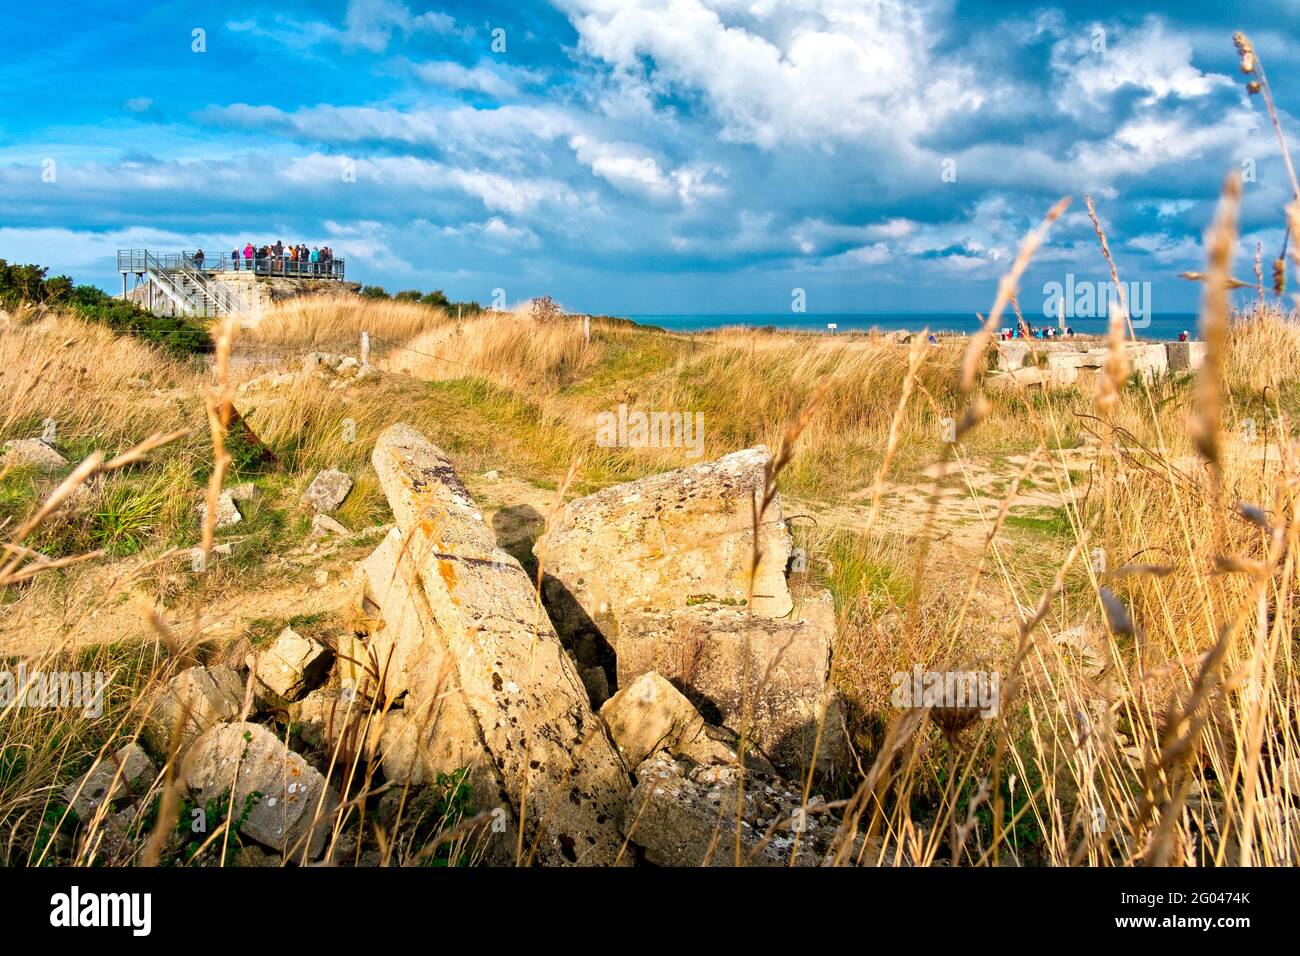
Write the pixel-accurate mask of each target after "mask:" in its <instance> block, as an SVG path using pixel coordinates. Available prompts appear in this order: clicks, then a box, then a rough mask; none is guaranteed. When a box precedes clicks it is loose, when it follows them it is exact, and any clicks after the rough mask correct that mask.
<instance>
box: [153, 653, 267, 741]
mask: <svg viewBox="0 0 1300 956" xmlns="http://www.w3.org/2000/svg"><path fill="white" fill-rule="evenodd" d="M243 704H244V682H243V680H242V679H241V678H240V676H239V674H237V673H236V672H235V671H234V670H233V669H232V668H229V667H223V666H217V667H190V668H187V669H186V670H183V671H181V672H180V673H179V674H177V675H176V676H175V677H173V678H172V679H171V680H170V681H168V682H167V683H166V684H165V685H163V687H161V688H159V690H158V691H157V692H156V693H155V694H154V697H153V699H152V701H151V703H150V708H149V714H148V717H147V718H146V720H145V724H144V738H145V740H146V741H147V742H148V743H149V745H150V746H151V747H153V749H154V752H155V753H157V754H158V755H160V756H163V757H165V756H167V754H169V753H170V752H171V740H172V734H173V733H176V734H177V736H178V748H179V750H184V749H185V747H186V746H188V745H189V743H190V742H191V741H193V740H194V738H196V737H198V736H199V734H201V733H203V732H204V731H205V730H207V729H208V728H209V727H211V726H212V725H213V724H216V723H221V722H223V721H230V720H236V719H238V717H239V712H240V710H241V709H242V708H243Z"/></svg>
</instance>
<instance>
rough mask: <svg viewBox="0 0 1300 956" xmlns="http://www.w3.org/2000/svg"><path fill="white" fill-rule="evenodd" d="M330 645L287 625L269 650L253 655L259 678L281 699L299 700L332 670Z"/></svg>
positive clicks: (251, 659) (252, 662) (251, 663)
mask: <svg viewBox="0 0 1300 956" xmlns="http://www.w3.org/2000/svg"><path fill="white" fill-rule="evenodd" d="M332 657H333V656H332V655H331V654H330V651H329V648H327V647H326V646H325V645H324V644H322V643H321V642H320V641H317V640H315V639H313V638H310V637H303V636H302V635H301V634H299V633H298V632H297V631H295V630H294V629H293V628H291V627H286V628H285V629H284V630H283V631H281V632H280V634H279V636H278V637H277V638H276V639H275V641H274V642H273V643H272V644H271V646H270V647H268V648H267V649H266V651H265V652H264V653H262V654H260V655H257V656H256V659H253V658H252V656H251V655H250V661H249V666H250V667H255V671H254V672H255V673H256V675H257V681H258V683H259V684H261V685H262V686H263V687H265V688H266V689H268V690H270V691H271V693H273V694H275V695H276V696H277V697H279V698H280V699H281V700H286V701H290V700H297V699H298V698H299V697H301V696H302V695H303V694H305V693H307V692H308V691H309V690H312V689H313V688H315V687H316V686H317V685H319V684H320V682H321V681H323V680H324V679H325V675H326V674H328V673H329V667H330V661H331V660H332Z"/></svg>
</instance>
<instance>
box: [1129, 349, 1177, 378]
mask: <svg viewBox="0 0 1300 956" xmlns="http://www.w3.org/2000/svg"><path fill="white" fill-rule="evenodd" d="M1124 351H1125V352H1126V353H1127V354H1128V361H1129V367H1130V368H1131V369H1132V371H1134V372H1136V373H1137V374H1138V375H1141V376H1142V377H1143V378H1146V379H1152V378H1156V377H1158V376H1160V375H1164V374H1165V373H1166V372H1168V371H1169V353H1168V352H1167V351H1166V350H1165V343H1163V342H1152V343H1147V342H1141V343H1137V344H1130V345H1126V346H1125V347H1124Z"/></svg>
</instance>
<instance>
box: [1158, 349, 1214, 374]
mask: <svg viewBox="0 0 1300 956" xmlns="http://www.w3.org/2000/svg"><path fill="white" fill-rule="evenodd" d="M1205 351H1206V345H1205V343H1204V342H1166V343H1165V353H1166V355H1167V356H1168V360H1169V371H1171V372H1195V371H1196V370H1197V369H1199V368H1200V367H1201V366H1202V365H1204V364H1205Z"/></svg>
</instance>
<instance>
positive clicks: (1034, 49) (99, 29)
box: [0, 0, 1300, 314]
mask: <svg viewBox="0 0 1300 956" xmlns="http://www.w3.org/2000/svg"><path fill="white" fill-rule="evenodd" d="M3 2H4V7H3V12H2V13H0V17H2V19H3V22H2V23H0V26H3V30H0V54H2V55H0V87H2V88H3V89H5V91H6V95H5V108H4V110H3V112H0V258H5V259H9V260H10V261H38V262H41V263H43V264H47V265H49V266H51V268H52V270H53V271H56V272H67V273H70V274H72V275H73V276H74V277H76V278H77V279H79V280H82V281H93V282H96V283H99V284H101V285H104V286H105V287H107V288H110V289H111V288H113V287H114V283H115V281H116V280H115V275H114V273H113V271H112V270H113V259H112V255H113V252H114V250H115V249H117V248H119V247H127V246H133V247H139V246H148V247H150V248H154V247H156V248H159V249H163V250H172V249H180V248H193V247H194V246H196V245H201V246H202V247H203V248H204V249H205V250H207V251H209V252H214V251H219V250H223V249H224V250H229V249H230V248H231V247H232V246H233V245H234V244H236V243H238V244H240V245H242V244H243V242H244V241H246V240H249V239H251V240H253V241H255V242H258V241H274V240H275V239H277V238H278V239H283V240H285V241H297V240H302V241H306V242H308V243H310V244H321V243H327V244H329V245H331V246H333V247H334V248H335V249H336V250H337V254H338V255H341V256H343V257H345V258H346V259H347V261H348V266H349V273H350V275H351V277H352V278H355V279H357V280H360V281H366V282H373V283H378V284H382V285H384V286H386V287H388V288H389V289H391V290H396V289H401V288H420V289H424V290H428V289H432V288H442V289H444V290H446V291H447V293H448V294H449V295H451V296H453V297H455V298H476V299H479V300H480V301H487V300H488V299H490V298H491V297H492V290H494V289H498V288H500V289H503V290H505V295H506V298H507V299H508V300H509V301H512V302H513V301H517V300H520V299H523V298H525V297H527V296H532V295H538V294H542V293H550V294H552V295H554V296H555V297H556V299H557V300H559V301H560V302H562V303H563V304H565V305H566V306H569V307H571V308H576V309H582V310H585V311H593V312H609V313H624V314H627V313H647V312H696V311H698V312H784V311H788V310H789V309H790V303H791V298H792V290H794V289H796V288H799V289H803V290H805V294H806V301H807V307H808V309H809V311H812V312H836V311H855V312H856V311H865V312H872V311H891V310H908V311H954V312H958V311H968V310H977V309H986V308H987V307H988V304H989V302H990V301H991V299H992V296H993V292H994V288H995V283H996V279H997V276H998V275H1000V274H1001V273H1002V272H1003V271H1004V270H1005V269H1006V267H1007V265H1008V263H1009V260H1010V259H1011V258H1012V257H1013V256H1014V253H1015V248H1016V246H1017V244H1018V242H1019V239H1020V237H1021V236H1022V235H1023V233H1024V231H1025V230H1026V229H1027V228H1029V227H1030V226H1031V225H1032V224H1033V223H1034V222H1036V221H1037V220H1038V219H1039V218H1040V217H1041V216H1042V214H1043V213H1044V212H1045V211H1046V209H1047V208H1048V207H1049V206H1050V205H1051V204H1052V202H1053V201H1055V199H1057V198H1059V197H1060V196H1062V195H1073V196H1074V197H1075V204H1074V206H1073V207H1072V208H1071V211H1070V213H1069V214H1068V216H1067V217H1066V219H1065V220H1063V221H1062V222H1061V223H1060V224H1059V225H1058V228H1057V229H1056V230H1055V231H1054V232H1053V234H1052V240H1051V242H1050V244H1049V246H1048V247H1047V248H1045V249H1044V250H1043V251H1042V253H1041V254H1040V256H1039V258H1038V261H1037V262H1036V264H1035V266H1034V270H1033V272H1032V273H1031V274H1030V276H1029V277H1028V279H1027V281H1026V282H1025V283H1024V286H1023V289H1022V294H1021V298H1022V300H1023V301H1024V302H1025V303H1026V307H1027V308H1029V309H1033V308H1035V307H1036V306H1040V305H1041V302H1042V299H1043V296H1042V294H1041V291H1040V290H1041V288H1042V286H1043V284H1044V283H1045V282H1049V281H1054V280H1055V281H1061V280H1063V278H1064V276H1065V275H1066V274H1067V273H1073V274H1075V275H1076V276H1077V277H1078V278H1079V279H1094V280H1101V279H1103V278H1105V266H1104V263H1103V262H1102V260H1101V259H1100V256H1099V254H1098V252H1097V248H1096V243H1095V239H1094V237H1093V234H1092V229H1091V226H1090V225H1089V223H1088V221H1087V218H1086V213H1085V211H1084V207H1083V202H1082V197H1083V194H1084V193H1085V192H1090V193H1091V194H1092V195H1093V197H1094V199H1095V200H1096V202H1097V203H1098V206H1099V209H1100V212H1101V215H1102V218H1103V221H1104V223H1105V225H1106V227H1107V229H1108V230H1109V232H1110V235H1111V242H1112V246H1113V249H1114V251H1115V254H1116V257H1117V259H1118V262H1119V266H1120V270H1121V275H1122V278H1124V279H1125V280H1129V281H1142V282H1147V281H1149V282H1151V283H1152V294H1151V296H1152V303H1153V306H1154V310H1155V311H1156V312H1178V311H1188V310H1192V309H1194V308H1195V303H1196V299H1197V294H1198V289H1197V288H1195V287H1193V286H1191V285H1190V284H1188V283H1186V282H1184V281H1182V280H1179V279H1177V278H1175V275H1176V273H1178V272H1179V271H1182V270H1185V269H1196V268H1199V267H1200V266H1201V264H1202V262H1203V253H1202V251H1201V248H1200V243H1201V235H1202V232H1203V230H1204V228H1205V227H1206V225H1207V224H1208V223H1209V220H1210V217H1211V215H1212V213H1213V206H1214V202H1215V199H1216V197H1217V194H1218V190H1219V186H1220V184H1221V182H1222V179H1223V177H1224V175H1225V174H1226V173H1227V172H1228V171H1229V170H1231V169H1242V168H1243V166H1242V164H1243V162H1246V163H1247V164H1249V166H1251V167H1252V168H1253V176H1254V181H1251V182H1248V183H1247V184H1246V200H1245V206H1244V210H1243V237H1242V251H1241V256H1240V261H1239V263H1238V266H1237V272H1238V274H1239V275H1240V276H1241V277H1242V278H1246V279H1250V278H1251V273H1252V265H1251V259H1252V257H1253V252H1254V246H1255V242H1256V241H1260V242H1262V243H1263V244H1264V254H1265V259H1266V261H1267V260H1269V259H1271V258H1272V257H1274V256H1276V255H1277V252H1278V249H1279V247H1280V244H1281V239H1282V231H1281V223H1282V206H1283V205H1284V204H1285V202H1286V199H1287V196H1288V193H1289V188H1288V186H1287V182H1286V177H1285V172H1284V170H1283V166H1282V161H1281V157H1280V153H1279V150H1278V146H1277V142H1276V139H1275V137H1274V135H1273V132H1272V130H1271V128H1270V127H1269V125H1268V123H1267V119H1266V117H1265V116H1264V113H1263V108H1262V103H1261V102H1260V101H1259V99H1258V98H1253V97H1249V96H1247V94H1246V92H1245V84H1244V79H1243V77H1242V76H1241V75H1240V73H1238V72H1237V69H1236V62H1235V54H1234V51H1233V49H1232V42H1231V34H1232V31H1233V30H1234V29H1242V30H1245V31H1246V32H1247V33H1248V34H1250V35H1251V37H1252V39H1253V40H1254V42H1255V45H1256V47H1257V48H1258V49H1259V51H1260V53H1261V56H1262V59H1263V61H1264V64H1265V67H1266V68H1267V69H1268V71H1269V78H1270V80H1271V81H1272V83H1273V86H1274V90H1275V93H1276V94H1277V97H1278V100H1279V105H1280V106H1281V108H1282V109H1283V123H1284V125H1285V126H1286V127H1287V129H1288V131H1289V132H1290V133H1291V135H1292V136H1293V137H1294V138H1295V145H1296V146H1297V147H1300V124H1298V123H1297V122H1296V119H1295V115H1300V42H1298V41H1300V12H1297V11H1300V5H1297V4H1295V3H1291V2H1287V0H1260V2H1255V3H1252V4H1250V5H1242V6H1241V7H1240V8H1239V9H1238V10H1233V11H1231V12H1228V10H1227V5H1225V4H1221V3H1208V2H1187V0H1185V2H1177V3H1175V2H1168V3H1151V4H1144V5H1142V4H1134V3H1132V2H1122V3H1121V2H1111V0H1093V2H1089V3H1074V2H1070V3H1049V4H1043V5H1037V4H1021V5H1012V4H1007V3H995V2H983V0H981V2H962V0H948V2H924V0H921V2H908V3H897V2H894V0H878V2H877V0H781V2H777V0H658V2H649V0H645V2H638V0H556V2H555V3H553V4H547V3H541V2H537V3H530V2H509V3H505V2H495V0H486V2H484V0H479V2H466V3H436V4H425V3H403V2H399V0H351V2H342V0H340V2H329V0H314V2H311V3H296V2H293V0H279V2H276V3H274V4H256V3H245V4H223V3H220V2H211V3H205V4H201V5H197V6H196V5H194V4H189V3H160V4H154V5H148V4H124V3H120V2H112V3H110V2H103V0H68V2H62V3H59V4H57V5H54V4H45V5H40V4H25V5H23V6H22V7H21V8H20V7H19V6H18V4H17V3H15V2H14V0H3ZM195 30H202V31H203V33H202V43H201V44H200V43H198V42H196V40H195V39H194V37H195V33H194V31H195ZM1099 38H1100V40H1101V42H1100V43H1099V42H1098V40H1099ZM494 41H495V43H494ZM198 46H201V47H202V49H201V50H198V49H196V47H198ZM1288 108H1289V109H1291V110H1295V115H1293V114H1292V113H1291V112H1288ZM945 169H946V170H948V171H949V172H950V173H955V176H954V175H949V176H948V177H946V178H945V176H944V175H943V173H944V171H945Z"/></svg>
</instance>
